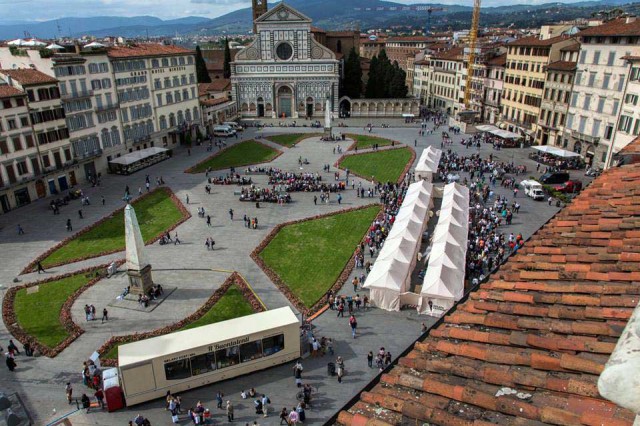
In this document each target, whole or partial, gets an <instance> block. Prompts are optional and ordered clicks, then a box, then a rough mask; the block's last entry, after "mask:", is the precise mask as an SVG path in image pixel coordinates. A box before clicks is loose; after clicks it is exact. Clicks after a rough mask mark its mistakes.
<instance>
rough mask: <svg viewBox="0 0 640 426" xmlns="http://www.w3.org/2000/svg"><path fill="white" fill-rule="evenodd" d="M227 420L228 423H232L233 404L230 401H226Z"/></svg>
mask: <svg viewBox="0 0 640 426" xmlns="http://www.w3.org/2000/svg"><path fill="white" fill-rule="evenodd" d="M227 420H228V421H229V422H232V421H233V404H232V403H231V401H227Z"/></svg>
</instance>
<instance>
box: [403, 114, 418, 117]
mask: <svg viewBox="0 0 640 426" xmlns="http://www.w3.org/2000/svg"><path fill="white" fill-rule="evenodd" d="M414 117H415V115H414V114H402V118H414Z"/></svg>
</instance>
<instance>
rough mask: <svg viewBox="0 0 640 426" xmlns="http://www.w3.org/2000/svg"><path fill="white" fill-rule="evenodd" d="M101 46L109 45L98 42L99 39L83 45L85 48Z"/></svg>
mask: <svg viewBox="0 0 640 426" xmlns="http://www.w3.org/2000/svg"><path fill="white" fill-rule="evenodd" d="M101 47H107V46H105V45H104V44H102V43H98V42H97V41H94V42H93V43H89V44H87V45H85V46H84V47H83V49H97V48H101Z"/></svg>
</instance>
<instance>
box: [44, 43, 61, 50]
mask: <svg viewBox="0 0 640 426" xmlns="http://www.w3.org/2000/svg"><path fill="white" fill-rule="evenodd" d="M45 49H49V50H64V47H62V46H60V45H59V44H55V43H51V44H50V45H48V46H47V47H45Z"/></svg>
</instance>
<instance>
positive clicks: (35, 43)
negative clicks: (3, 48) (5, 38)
mask: <svg viewBox="0 0 640 426" xmlns="http://www.w3.org/2000/svg"><path fill="white" fill-rule="evenodd" d="M46 45H47V43H45V42H43V41H40V40H36V39H35V38H32V39H31V40H29V41H25V42H24V44H23V46H26V47H42V46H46Z"/></svg>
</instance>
